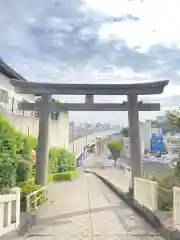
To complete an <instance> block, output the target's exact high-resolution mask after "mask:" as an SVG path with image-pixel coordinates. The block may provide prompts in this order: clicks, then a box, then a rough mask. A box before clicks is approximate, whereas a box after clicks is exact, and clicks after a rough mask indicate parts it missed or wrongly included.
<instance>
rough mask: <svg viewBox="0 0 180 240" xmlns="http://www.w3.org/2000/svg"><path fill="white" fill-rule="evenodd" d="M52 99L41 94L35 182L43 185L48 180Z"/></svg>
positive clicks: (47, 95) (48, 95)
mask: <svg viewBox="0 0 180 240" xmlns="http://www.w3.org/2000/svg"><path fill="white" fill-rule="evenodd" d="M51 101H52V96H51V95H50V94H44V95H42V96H41V106H40V109H39V110H40V116H39V134H38V146H37V153H36V175H35V183H36V184H39V185H42V186H44V185H46V182H47V172H48V159H49V121H50V112H51V111H50V103H51Z"/></svg>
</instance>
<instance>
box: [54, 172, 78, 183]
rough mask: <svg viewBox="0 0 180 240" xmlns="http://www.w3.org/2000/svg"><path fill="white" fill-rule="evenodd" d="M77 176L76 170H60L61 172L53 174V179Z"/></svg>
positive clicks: (68, 178) (66, 178)
mask: <svg viewBox="0 0 180 240" xmlns="http://www.w3.org/2000/svg"><path fill="white" fill-rule="evenodd" d="M76 176H77V172H76V171H68V172H62V173H56V174H54V177H53V180H55V181H57V180H70V179H72V178H73V177H76Z"/></svg>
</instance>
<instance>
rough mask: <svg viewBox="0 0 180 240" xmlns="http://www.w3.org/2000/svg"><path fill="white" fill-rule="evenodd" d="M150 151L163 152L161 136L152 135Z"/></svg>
mask: <svg viewBox="0 0 180 240" xmlns="http://www.w3.org/2000/svg"><path fill="white" fill-rule="evenodd" d="M151 151H152V152H161V153H162V152H164V141H163V136H157V135H156V134H152V138H151Z"/></svg>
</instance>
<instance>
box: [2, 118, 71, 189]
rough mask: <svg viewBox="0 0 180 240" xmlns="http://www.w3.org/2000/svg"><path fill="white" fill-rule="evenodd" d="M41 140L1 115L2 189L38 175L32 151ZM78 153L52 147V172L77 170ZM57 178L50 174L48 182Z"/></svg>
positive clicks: (50, 161)
mask: <svg viewBox="0 0 180 240" xmlns="http://www.w3.org/2000/svg"><path fill="white" fill-rule="evenodd" d="M36 147H37V139H36V138H35V137H33V136H27V135H25V134H23V133H21V132H20V131H17V130H16V129H15V128H14V127H13V126H12V124H10V123H9V121H8V120H7V119H6V118H5V117H4V116H3V115H2V114H0V191H1V192H3V191H4V189H5V188H9V187H11V186H12V185H15V184H19V183H20V182H25V181H27V180H28V179H32V178H34V175H35V168H36V165H35V163H33V161H32V150H34V149H36ZM74 161H75V156H74V155H73V154H72V153H70V152H68V151H67V150H66V149H63V148H51V149H50V150H49V168H48V174H50V175H51V174H54V173H60V172H65V171H73V170H75V167H74V165H73V164H74ZM52 179H53V177H52V176H49V177H48V182H49V181H52Z"/></svg>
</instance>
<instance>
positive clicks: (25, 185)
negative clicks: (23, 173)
mask: <svg viewBox="0 0 180 240" xmlns="http://www.w3.org/2000/svg"><path fill="white" fill-rule="evenodd" d="M19 187H20V188H21V211H26V196H27V195H28V194H30V193H32V192H35V191H37V190H39V189H40V188H41V187H42V186H41V185H37V184H34V183H32V180H31V181H26V182H22V183H20V184H19ZM36 197H40V199H39V203H40V204H42V203H44V202H45V201H46V199H45V194H44V192H39V193H37V196H36ZM31 200H33V201H34V200H35V196H32V197H31ZM30 206H31V203H30ZM31 210H34V209H33V208H32V206H31Z"/></svg>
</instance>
